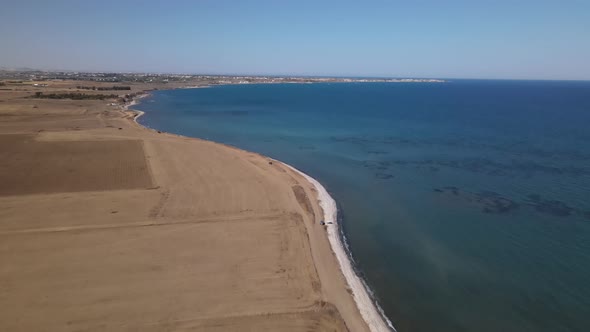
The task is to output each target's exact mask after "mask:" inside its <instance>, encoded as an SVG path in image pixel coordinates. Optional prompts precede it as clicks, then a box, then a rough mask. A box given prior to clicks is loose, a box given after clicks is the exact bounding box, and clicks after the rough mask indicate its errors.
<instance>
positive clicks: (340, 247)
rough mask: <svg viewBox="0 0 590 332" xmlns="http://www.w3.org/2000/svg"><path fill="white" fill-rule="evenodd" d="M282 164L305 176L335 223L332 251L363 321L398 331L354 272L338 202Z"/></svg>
mask: <svg viewBox="0 0 590 332" xmlns="http://www.w3.org/2000/svg"><path fill="white" fill-rule="evenodd" d="M277 162H280V161H277ZM281 163H282V164H283V165H285V166H287V167H289V168H290V169H292V170H293V171H295V172H297V173H299V174H301V176H303V177H304V178H305V179H306V180H307V181H308V182H309V183H311V184H312V185H313V187H314V188H315V189H316V190H317V193H318V201H319V204H320V207H321V208H322V210H323V211H324V221H325V222H326V223H328V222H332V223H333V224H332V225H331V227H327V232H328V240H329V241H330V246H331V247H332V250H333V251H334V254H335V255H336V258H337V259H338V264H339V265H340V270H341V271H342V273H343V274H344V278H345V279H346V282H347V284H348V286H349V287H350V289H351V290H352V294H353V298H354V301H355V303H356V305H357V308H358V310H359V311H360V313H361V315H362V316H363V319H364V320H365V322H366V323H367V325H368V326H369V329H370V330H371V331H373V332H377V331H392V330H393V331H396V329H395V327H393V324H392V323H391V321H390V320H389V319H388V318H387V317H385V314H384V313H383V310H381V308H380V307H379V306H378V304H377V303H375V301H374V300H373V298H372V297H371V296H370V295H369V291H368V290H367V288H366V286H365V283H364V282H363V281H362V280H361V278H360V277H359V276H358V275H357V274H356V272H355V271H354V268H353V266H352V262H351V261H350V258H349V256H348V254H347V253H346V250H345V249H344V248H345V247H344V243H342V239H341V237H340V233H339V228H338V223H337V216H338V208H337V206H336V201H334V199H333V198H332V196H330V194H328V191H327V190H326V188H324V186H322V184H321V183H319V182H318V181H317V180H316V179H314V178H312V177H311V176H309V175H307V174H305V173H303V172H301V171H300V170H298V169H296V168H295V167H293V166H291V165H289V164H286V163H283V162H281Z"/></svg>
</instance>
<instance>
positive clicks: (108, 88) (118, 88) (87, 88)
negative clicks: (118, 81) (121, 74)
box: [76, 85, 131, 91]
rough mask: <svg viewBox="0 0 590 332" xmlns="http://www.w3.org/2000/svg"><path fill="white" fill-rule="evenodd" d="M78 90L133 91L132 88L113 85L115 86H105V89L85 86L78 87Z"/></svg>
mask: <svg viewBox="0 0 590 332" xmlns="http://www.w3.org/2000/svg"><path fill="white" fill-rule="evenodd" d="M76 88H77V89H79V90H98V91H111V90H115V91H117V90H131V87H130V86H123V85H119V86H117V85H113V86H105V87H101V86H99V87H96V86H84V85H78V86H76Z"/></svg>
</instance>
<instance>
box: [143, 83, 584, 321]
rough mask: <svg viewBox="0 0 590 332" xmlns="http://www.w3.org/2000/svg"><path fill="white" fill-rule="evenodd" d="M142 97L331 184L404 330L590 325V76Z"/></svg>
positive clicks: (196, 133) (198, 131)
mask: <svg viewBox="0 0 590 332" xmlns="http://www.w3.org/2000/svg"><path fill="white" fill-rule="evenodd" d="M136 108H137V109H140V110H142V111H144V112H145V115H144V116H143V117H141V118H140V119H139V122H140V123H141V124H143V125H145V126H147V127H150V128H153V129H158V130H162V131H167V132H170V133H176V134H180V135H185V136H191V137H198V138H203V139H208V140H212V141H215V142H221V143H225V144H229V145H233V146H236V147H239V148H242V149H245V150H250V151H255V152H259V153H261V154H264V155H267V156H270V157H272V158H275V159H278V160H281V161H283V162H285V163H288V164H290V165H292V166H294V167H296V168H298V169H300V170H301V171H303V172H305V173H307V174H308V175H310V176H312V177H313V178H315V179H317V180H318V181H319V182H321V183H322V184H323V186H324V187H326V188H327V190H328V191H329V192H330V195H331V196H332V197H333V198H334V199H335V200H336V202H337V204H338V215H339V219H340V224H341V226H342V230H343V236H344V238H345V240H346V242H347V244H348V248H349V250H350V254H351V256H352V259H353V261H354V266H355V268H356V269H357V273H358V274H359V275H360V276H361V277H362V278H363V279H364V281H365V282H366V284H367V285H368V287H369V288H370V290H371V291H372V293H373V294H374V296H375V299H376V300H377V301H378V303H379V305H380V306H381V308H382V309H383V311H384V312H385V314H386V315H387V317H388V318H389V319H390V320H391V322H392V323H393V325H394V326H395V328H396V330H397V331H400V332H404V331H407V332H410V331H428V332H432V331H454V332H458V331H478V332H487V331H489V332H492V331H493V332H498V331H505V332H506V331H515V332H525V331H535V332H539V331H548V332H549V331H551V332H556V331H564V332H565V331H580V332H586V331H590V82H581V81H517V80H448V81H447V82H445V83H319V84H252V85H249V84H243V85H220V86H213V87H209V88H200V89H179V90H161V91H155V92H153V93H152V94H151V96H149V97H148V98H145V99H143V100H142V102H141V103H140V104H139V105H138V106H136Z"/></svg>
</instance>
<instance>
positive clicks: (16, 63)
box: [0, 0, 590, 80]
mask: <svg viewBox="0 0 590 332" xmlns="http://www.w3.org/2000/svg"><path fill="white" fill-rule="evenodd" d="M0 31H1V33H0V66H4V67H34V68H42V69H70V70H91V71H150V72H188V73H219V74H222V73H238V74H299V75H338V76H391V77H443V78H444V77H447V78H526V79H585V80H589V79H590V0H555V1H549V0H536V1H530V0H511V1H504V0H497V1H491V0H490V1H478V0H471V1H467V0H465V1H459V0H430V1H427V0H424V1H420V0H404V1H396V0H391V1H320V0H317V1H308V0H301V1H281V0H274V1H270V0H269V1H224V0H211V1H207V0H201V1H198V0H195V1H172V0H170V1H102V0H101V1H59V0H51V1H49V0H39V1H27V0H12V1H10V0H2V1H1V3H0Z"/></svg>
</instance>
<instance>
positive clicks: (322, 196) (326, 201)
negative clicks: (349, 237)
mask: <svg viewBox="0 0 590 332" xmlns="http://www.w3.org/2000/svg"><path fill="white" fill-rule="evenodd" d="M205 87H209V86H201V87H199V88H205ZM191 88H193V87H187V89H191ZM180 89H183V88H180ZM147 96H149V93H145V94H142V95H140V96H137V97H134V98H133V100H132V101H131V102H130V103H129V104H127V105H125V106H124V110H125V111H131V112H133V113H134V116H133V121H134V122H135V123H136V124H137V125H138V126H140V127H142V128H145V129H147V130H156V129H153V128H150V127H147V126H145V125H143V124H141V123H139V122H138V119H139V118H140V117H141V116H143V115H145V112H143V111H140V110H136V109H132V108H131V107H133V106H135V105H137V104H138V103H139V102H138V101H139V100H140V99H142V98H145V97H147ZM157 131H158V132H160V131H159V130H157ZM167 134H168V135H173V136H178V137H182V138H191V139H198V140H204V141H209V142H212V143H214V144H220V145H223V146H228V145H226V144H223V143H219V142H213V141H210V140H207V139H204V138H199V137H187V136H183V135H177V134H173V133H167ZM229 147H231V148H234V149H238V150H242V151H245V150H243V149H241V148H239V147H235V146H229ZM246 152H251V151H246ZM251 153H255V154H258V155H260V154H259V153H256V152H251ZM260 156H262V157H263V158H266V159H269V160H273V161H275V162H277V163H280V164H282V165H284V166H285V167H287V168H289V169H291V170H292V171H294V172H295V173H297V174H299V175H300V176H302V177H303V178H304V179H305V180H306V181H307V182H308V183H309V184H310V185H311V186H312V188H314V189H315V192H316V195H317V197H315V200H314V201H315V204H317V206H318V207H319V208H320V210H321V211H322V212H323V218H322V219H323V220H324V221H325V222H326V223H328V222H331V223H332V224H330V225H331V226H330V227H326V235H327V239H328V241H329V244H330V248H331V250H332V254H333V255H334V256H335V258H336V260H337V263H338V266H339V269H340V273H341V274H342V276H343V277H344V279H345V281H346V285H347V287H349V289H350V291H351V293H352V294H351V295H352V298H353V300H354V303H355V305H356V309H357V310H358V312H359V313H360V315H361V316H362V319H363V320H364V322H365V324H366V325H367V326H368V328H369V330H370V331H372V332H381V331H397V330H396V329H395V327H394V326H393V324H392V322H391V321H390V320H389V319H388V318H387V316H386V315H385V313H384V312H383V310H382V309H381V307H380V306H379V304H378V303H377V301H376V299H375V298H374V297H373V296H372V295H371V294H372V291H371V290H370V289H369V287H368V285H367V284H366V282H364V281H363V280H362V278H361V277H360V276H358V274H357V273H356V272H355V269H354V266H353V262H352V260H351V257H350V254H349V252H348V251H347V249H346V245H345V243H344V241H345V239H343V237H344V234H343V233H342V232H341V230H342V228H341V227H339V225H338V219H337V214H338V209H337V205H336V202H335V200H334V199H333V198H332V197H331V196H330V194H329V193H328V191H327V190H326V189H325V187H324V186H323V185H322V184H321V183H320V182H319V181H317V180H316V179H314V178H313V177H311V176H309V175H307V174H306V173H304V172H302V171H300V170H298V169H297V168H295V167H293V166H291V165H289V164H287V163H284V162H282V161H280V160H275V159H272V158H270V157H268V156H264V155H260ZM312 204H313V203H312Z"/></svg>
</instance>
